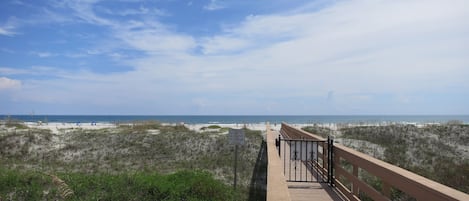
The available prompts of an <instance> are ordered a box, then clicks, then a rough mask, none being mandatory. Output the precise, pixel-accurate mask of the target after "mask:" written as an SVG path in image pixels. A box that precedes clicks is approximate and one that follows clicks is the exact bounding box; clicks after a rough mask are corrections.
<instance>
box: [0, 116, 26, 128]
mask: <svg viewBox="0 0 469 201" xmlns="http://www.w3.org/2000/svg"><path fill="white" fill-rule="evenodd" d="M0 124H3V125H4V126H5V127H7V128H15V129H28V126H27V125H26V124H25V123H24V122H23V121H21V120H19V119H14V118H10V117H7V118H6V119H5V120H3V121H1V122H0Z"/></svg>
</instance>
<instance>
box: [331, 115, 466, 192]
mask: <svg viewBox="0 0 469 201" xmlns="http://www.w3.org/2000/svg"><path fill="white" fill-rule="evenodd" d="M340 132H341V133H342V136H341V137H343V138H345V139H350V140H356V141H357V142H361V141H363V142H371V143H373V144H375V145H379V146H381V147H382V148H384V154H383V157H382V158H381V159H382V160H384V161H386V162H389V163H391V164H394V165H397V166H399V167H402V168H404V169H407V170H409V171H412V172H414V173H417V174H419V175H422V176H424V177H426V178H429V179H432V180H435V181H437V182H440V183H442V184H445V185H447V186H450V187H453V188H455V189H458V190H461V191H463V192H466V193H469V188H468V186H469V179H468V178H467V177H466V176H465V175H469V153H468V151H467V148H468V144H469V126H468V125H465V124H459V123H449V124H435V125H425V126H423V127H417V126H415V125H407V124H396V125H387V126H354V127H345V128H341V129H340ZM361 144H362V143H354V144H351V145H354V148H355V149H358V150H361V151H365V153H367V154H370V155H373V153H370V152H367V151H366V150H368V149H363V147H361V146H362V145H361ZM396 192H397V191H396ZM399 194H400V193H396V195H399ZM401 194H402V193H401Z"/></svg>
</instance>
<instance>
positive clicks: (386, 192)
mask: <svg viewBox="0 0 469 201" xmlns="http://www.w3.org/2000/svg"><path fill="white" fill-rule="evenodd" d="M381 181H383V180H381ZM383 195H384V196H386V197H388V198H389V199H391V186H390V185H389V184H388V183H387V182H385V181H383Z"/></svg>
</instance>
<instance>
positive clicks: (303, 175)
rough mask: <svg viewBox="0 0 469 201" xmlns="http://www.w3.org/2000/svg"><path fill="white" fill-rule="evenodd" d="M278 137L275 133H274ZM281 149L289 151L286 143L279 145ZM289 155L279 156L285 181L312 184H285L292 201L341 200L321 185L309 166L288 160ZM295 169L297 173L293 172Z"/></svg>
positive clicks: (330, 189) (323, 184)
mask: <svg viewBox="0 0 469 201" xmlns="http://www.w3.org/2000/svg"><path fill="white" fill-rule="evenodd" d="M274 133H275V134H276V136H279V133H278V132H277V131H275V132H274ZM281 146H282V149H283V150H284V151H285V150H290V145H289V144H288V143H285V142H283V143H281ZM290 156H291V155H290V153H287V154H285V153H282V154H280V160H281V161H282V162H283V165H284V172H285V175H284V176H285V179H289V180H292V179H293V178H294V179H297V180H309V181H312V182H287V186H288V192H289V193H290V198H291V200H292V201H303V200H305V201H306V200H308V201H311V200H320V201H322V200H324V201H329V200H330V201H339V200H342V199H340V197H339V196H338V195H337V194H336V193H335V192H334V191H333V189H332V188H331V187H330V186H328V185H327V184H326V183H321V182H322V180H323V179H322V178H318V174H317V172H316V171H315V170H314V169H312V168H311V167H310V166H307V165H305V163H303V162H301V161H298V160H297V161H295V160H292V159H290ZM295 168H296V170H297V171H295Z"/></svg>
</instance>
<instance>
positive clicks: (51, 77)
mask: <svg viewBox="0 0 469 201" xmlns="http://www.w3.org/2000/svg"><path fill="white" fill-rule="evenodd" d="M467 19H469V1H466V0H451V1H448V0H441V1H440V0H389V1H385V0H376V1H369V0H344V1H341V0H335V1H333V0H317V1H311V0H309V1H301V0H299V1H283V0H239V1H222V0H192V1H178V0H154V1H153V0H152V1H150V0H83V1H79V0H44V1H32V0H31V1H26V0H5V1H2V3H1V4H0V114H29V113H31V112H33V111H34V113H36V114H102V115H109V114H135V115H139V114H140V115H176V114H192V115H200V114H202V115H215V114H220V115H234V114H240V115H246V114H260V115H271V114H272V115H275V114H276V115H288V114H290V115H293V114H305V115H354V114H389V115H393V114H469V20H467Z"/></svg>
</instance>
